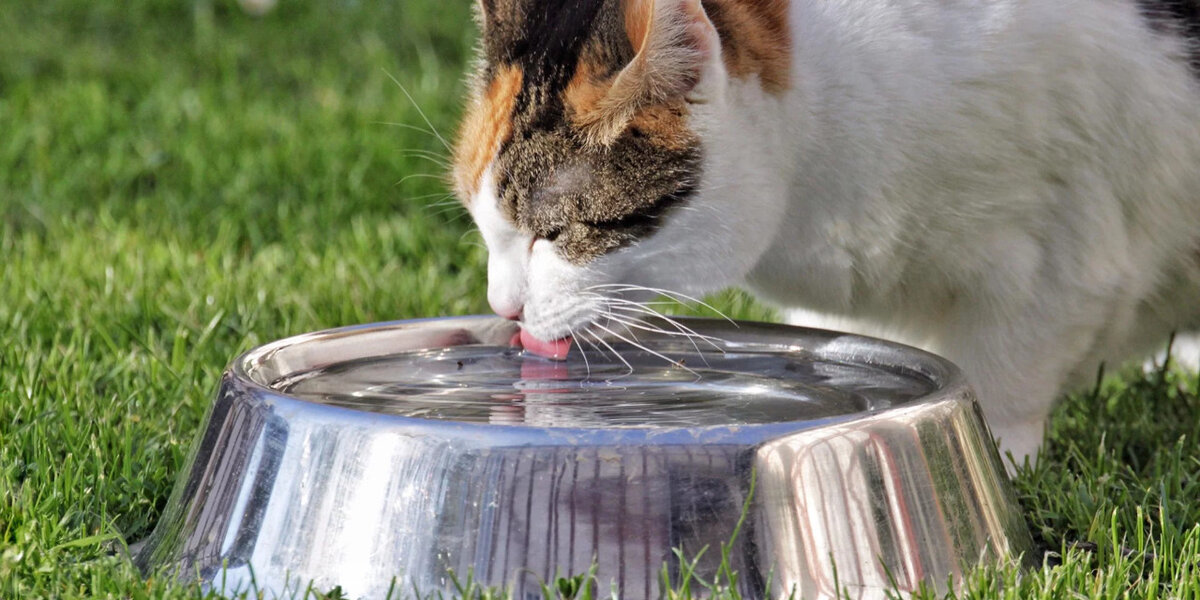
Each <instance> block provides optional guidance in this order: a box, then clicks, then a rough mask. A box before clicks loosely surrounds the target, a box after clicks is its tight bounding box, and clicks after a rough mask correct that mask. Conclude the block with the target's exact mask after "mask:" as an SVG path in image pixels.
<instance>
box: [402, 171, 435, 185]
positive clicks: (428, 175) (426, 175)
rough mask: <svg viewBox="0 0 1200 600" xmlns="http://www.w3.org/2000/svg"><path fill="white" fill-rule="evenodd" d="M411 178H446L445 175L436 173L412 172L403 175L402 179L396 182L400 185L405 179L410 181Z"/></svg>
mask: <svg viewBox="0 0 1200 600" xmlns="http://www.w3.org/2000/svg"><path fill="white" fill-rule="evenodd" d="M409 179H439V180H442V181H445V180H446V178H445V176H443V175H434V174H433V173H410V174H408V175H405V176H404V177H401V178H400V181H397V182H396V185H400V184H402V183H404V182H405V181H408V180H409Z"/></svg>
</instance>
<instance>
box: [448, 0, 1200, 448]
mask: <svg viewBox="0 0 1200 600" xmlns="http://www.w3.org/2000/svg"><path fill="white" fill-rule="evenodd" d="M791 26H792V38H793V44H794V56H793V59H794V64H793V73H792V78H793V89H792V90H791V91H790V92H788V93H787V94H786V95H784V96H783V97H777V96H772V95H769V94H766V93H765V92H763V91H762V89H761V88H760V86H759V85H758V83H757V82H756V81H753V80H750V81H745V80H734V79H730V78H729V77H728V76H727V75H726V73H725V71H724V69H723V68H722V67H721V65H720V63H719V59H718V57H714V58H713V60H712V61H711V62H710V64H708V65H706V74H705V76H704V78H703V79H702V81H701V84H700V87H699V88H698V89H697V91H696V92H695V93H696V94H697V95H698V96H700V97H699V100H700V103H698V104H695V105H693V106H692V112H691V117H690V118H691V124H692V126H693V127H694V128H695V129H696V130H697V131H698V132H699V133H700V135H701V138H702V140H703V148H704V165H703V167H704V171H703V181H702V182H701V187H700V191H699V192H698V193H697V195H696V196H695V197H694V198H692V199H690V200H689V201H688V203H687V204H686V206H685V207H683V208H682V209H681V210H678V211H675V212H674V213H672V215H671V216H670V218H669V219H668V221H667V223H666V224H665V225H664V226H663V227H662V228H661V229H660V230H659V231H658V232H657V233H656V234H655V235H653V236H651V237H649V238H648V239H646V240H644V241H643V242H641V243H639V244H637V245H635V246H633V247H630V248H626V249H623V250H621V251H618V252H615V253H612V254H610V255H608V256H605V257H602V258H600V259H598V260H596V261H594V262H593V263H592V264H590V265H588V266H587V267H586V268H584V267H575V266H572V265H570V264H568V263H566V262H565V261H563V260H561V259H559V258H557V256H556V255H555V254H554V251H553V248H552V247H551V246H550V244H549V243H548V242H538V243H535V244H533V246H532V251H531V252H530V253H527V254H526V255H522V254H521V251H520V248H519V246H520V244H526V245H528V243H529V242H528V239H526V238H520V236H517V237H515V238H512V239H515V240H517V241H511V240H510V239H508V238H506V237H505V235H506V234H504V233H503V228H504V227H506V226H507V225H504V224H497V219H496V218H494V217H492V216H488V215H490V213H488V212H487V211H488V210H489V209H487V208H486V206H487V203H488V202H491V203H492V205H493V208H492V209H490V210H491V211H493V212H495V210H494V202H495V199H494V197H488V193H490V192H483V193H481V196H480V197H478V198H476V199H474V201H473V204H472V206H473V207H474V206H479V207H480V208H473V209H472V210H473V211H474V212H475V213H476V219H477V220H480V227H481V229H482V230H483V232H484V238H485V240H486V241H487V243H488V246H489V248H490V249H491V251H492V252H493V261H492V263H489V280H490V284H489V285H490V288H489V299H491V298H493V296H495V298H496V299H497V300H493V301H494V302H500V303H501V304H503V305H504V306H508V305H510V304H511V303H515V302H518V301H522V300H523V305H524V309H525V323H526V327H527V328H528V329H530V330H531V332H533V333H535V335H537V336H538V337H543V338H546V339H549V338H553V337H561V336H562V335H565V334H566V333H568V330H569V329H571V330H573V329H576V328H579V327H582V326H585V325H586V324H587V322H588V320H589V319H592V318H595V314H596V313H595V311H596V310H597V307H598V304H597V302H596V301H595V299H594V298H593V297H592V296H590V295H587V288H588V286H590V285H592V284H596V283H608V282H630V283H637V284H642V285H650V286H655V287H662V288H670V289H675V290H678V291H683V292H686V293H692V294H695V293H703V292H709V291H714V290H718V289H720V288H723V287H727V286H730V285H741V286H745V287H748V288H749V289H751V290H753V291H755V292H756V293H757V294H759V296H760V297H762V298H764V299H766V300H768V301H772V302H774V303H777V304H779V305H781V306H783V307H786V308H788V309H790V310H789V312H788V315H789V317H790V319H789V320H791V321H793V322H798V323H801V324H805V325H817V326H821V325H832V326H834V327H836V328H839V329H843V330H850V331H855V332H859V333H866V334H873V335H879V336H882V337H888V338H891V339H895V340H899V341H903V342H907V343H911V344H914V345H918V346H921V347H924V348H927V349H930V350H933V351H935V352H939V353H941V354H943V355H945V356H947V357H948V358H950V359H951V360H953V361H955V362H956V363H958V364H959V365H960V366H961V367H962V368H963V369H964V370H965V372H966V373H967V375H968V377H969V379H970V381H971V382H972V383H973V385H974V386H975V388H976V390H977V392H978V394H979V397H980V400H981V402H982V405H983V408H984V411H985V414H986V416H987V418H988V420H989V423H990V425H991V427H992V429H993V432H994V433H996V434H997V435H998V436H999V437H1000V439H1001V445H1002V448H1004V449H1007V450H1010V451H1012V452H1013V453H1014V454H1015V456H1016V457H1017V458H1018V460H1020V459H1021V458H1022V457H1025V456H1032V455H1035V454H1036V451H1037V449H1038V447H1039V445H1040V442H1041V437H1042V427H1043V424H1044V421H1045V418H1046V416H1047V414H1048V412H1049V410H1050V407H1051V405H1052V402H1053V400H1054V398H1055V397H1056V395H1057V394H1058V393H1060V391H1061V390H1063V389H1064V387H1065V386H1069V385H1073V384H1076V383H1079V382H1083V381H1087V380H1088V379H1089V378H1090V377H1092V376H1094V374H1095V372H1096V368H1097V365H1098V364H1099V363H1100V362H1101V361H1108V362H1109V363H1110V364H1111V363H1113V362H1115V361H1120V360H1123V359H1125V358H1128V357H1130V356H1132V355H1136V354H1138V353H1147V352H1151V351H1153V350H1154V349H1155V347H1156V345H1160V344H1163V343H1165V341H1166V338H1167V335H1168V334H1169V333H1170V332H1171V331H1172V330H1176V329H1178V330H1186V329H1189V328H1193V329H1194V328H1196V327H1197V326H1200V261H1197V249H1198V248H1200V92H1198V91H1197V90H1198V87H1197V84H1196V80H1195V79H1194V78H1193V75H1192V74H1190V73H1189V72H1188V71H1187V69H1186V67H1185V65H1184V64H1183V63H1182V62H1181V61H1179V60H1177V59H1175V58H1173V56H1177V55H1178V54H1179V53H1180V52H1181V51H1182V49H1181V46H1179V45H1178V44H1176V43H1174V42H1172V41H1170V40H1167V39H1166V38H1161V37H1156V36H1155V35H1153V34H1152V33H1150V31H1149V29H1148V28H1147V27H1146V25H1145V23H1144V22H1143V20H1142V18H1141V17H1140V16H1139V15H1138V13H1137V10H1136V8H1135V6H1134V4H1133V2H1132V0H1123V1H1117V0H939V1H934V0H794V1H793V8H792V20H791ZM485 189H486V186H485ZM481 215H483V216H484V217H483V218H482V219H480V217H481ZM497 215H498V213H497ZM507 227H509V228H510V229H511V226H507ZM522 240H523V241H522ZM539 244H543V245H541V246H539ZM497 257H498V258H497ZM506 303H507V304H506ZM827 315H834V317H829V316H827Z"/></svg>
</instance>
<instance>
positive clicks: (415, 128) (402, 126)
mask: <svg viewBox="0 0 1200 600" xmlns="http://www.w3.org/2000/svg"><path fill="white" fill-rule="evenodd" d="M374 124H375V125H387V126H388V127H399V128H401V129H411V130H413V131H419V132H421V133H424V134H426V135H431V136H433V137H438V135H437V132H435V131H430V130H428V129H425V128H424V127H418V126H416V125H409V124H408V123H393V122H390V121H375V122H374Z"/></svg>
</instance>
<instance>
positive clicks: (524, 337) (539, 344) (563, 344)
mask: <svg viewBox="0 0 1200 600" xmlns="http://www.w3.org/2000/svg"><path fill="white" fill-rule="evenodd" d="M521 345H522V346H524V347H525V349H526V350H528V351H530V352H532V353H534V354H536V355H538V356H543V357H545V358H552V359H554V360H563V359H565V358H567V352H568V351H570V350H571V338H570V337H565V338H560V339H557V340H553V341H549V342H543V341H542V340H539V339H537V338H535V337H533V336H532V335H530V334H529V332H528V331H525V330H524V329H522V330H521Z"/></svg>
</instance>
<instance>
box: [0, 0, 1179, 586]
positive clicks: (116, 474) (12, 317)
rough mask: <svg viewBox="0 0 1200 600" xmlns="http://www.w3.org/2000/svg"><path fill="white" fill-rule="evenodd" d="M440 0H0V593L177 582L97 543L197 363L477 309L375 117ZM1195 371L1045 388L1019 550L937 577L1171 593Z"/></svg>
mask: <svg viewBox="0 0 1200 600" xmlns="http://www.w3.org/2000/svg"><path fill="white" fill-rule="evenodd" d="M468 5H469V2H468V1H467V0H458V1H457V2H452V3H448V2H432V1H427V2H420V1H416V0H412V1H407V2H401V1H393V2H362V1H358V0H325V1H317V0H284V1H283V2H282V3H281V6H279V8H278V9H277V10H276V11H275V12H273V13H271V14H270V15H268V16H267V17H265V18H262V19H256V18H251V17H248V16H246V15H244V14H243V13H242V12H241V11H240V10H239V9H238V8H237V7H236V5H234V4H233V3H231V2H226V1H216V0H213V1H207V0H197V1H196V2H181V1H179V0H130V1H128V2H119V3H118V2H95V1H94V0H44V1H40V2H39V1H35V0H11V1H9V2H7V3H6V4H5V7H4V10H0V342H2V343H0V598H92V597H100V598H196V597H202V596H203V595H204V594H203V592H202V591H200V590H198V589H196V588H195V587H191V586H186V585H180V584H177V583H174V582H172V581H171V580H169V579H168V578H164V577H151V578H149V579H146V578H143V577H142V576H141V575H140V574H139V573H137V572H136V571H135V570H134V568H133V567H132V566H131V564H130V562H129V560H128V559H127V557H126V548H127V544H129V543H132V542H134V541H136V540H139V539H141V538H142V537H144V536H145V535H146V534H147V533H149V531H150V530H151V527H152V526H153V524H154V522H155V520H156V518H157V517H158V515H159V513H160V511H161V510H162V508H163V504H164V503H165V501H166V497H167V495H168V493H169V491H170V488H171V486H172V484H173V482H174V478H175V476H176V475H177V474H178V472H179V469H180V468H181V463H182V461H183V460H184V458H185V452H186V450H187V446H188V444H189V443H190V441H191V439H192V438H193V436H194V434H195V432H196V429H197V427H198V426H199V423H200V419H201V417H202V415H203V412H204V410H205V408H206V407H207V405H208V403H209V401H210V398H211V395H212V393H213V392H214V390H215V386H216V383H217V379H218V376H219V374H220V372H221V370H222V368H223V367H224V365H225V364H226V363H227V362H228V361H229V360H230V359H231V358H232V357H233V356H235V355H237V354H238V353H240V352H242V351H244V350H246V349H248V348H250V347H252V346H254V345H256V344H260V343H263V342H266V341H269V340H272V339H276V338H279V337H283V336H287V335H291V334H295V333H299V332H303V331H310V330H315V329H321V328H326V327H333V326H338V325H345V324H352V323H361V322H367V321H375V320H385V319H396V318H406V317H416V316H425V315H437V314H464V313H475V312H484V311H486V305H485V302H484V298H485V295H484V290H485V258H486V257H485V255H484V253H483V251H482V249H481V248H480V246H479V244H478V239H477V237H476V236H475V235H474V234H472V233H471V231H470V228H469V224H468V223H467V222H466V219H464V218H462V214H461V212H460V211H457V210H455V209H453V207H443V206H438V205H437V204H436V203H437V202H439V201H440V200H442V199H443V197H442V194H444V191H445V190H444V188H443V186H442V185H441V183H440V181H439V179H438V178H437V176H436V175H437V174H438V173H439V172H440V166H439V165H438V164H437V162H438V161H439V160H440V159H439V158H437V157H438V156H440V155H442V154H444V148H442V146H441V142H439V141H438V140H437V139H436V137H434V136H433V135H430V134H428V133H424V132H420V131H416V130H414V129H411V128H409V127H406V126H395V125H389V124H388V123H401V124H405V125H409V126H417V127H424V121H423V119H422V117H421V116H420V115H419V114H417V112H416V110H415V109H414V107H413V104H412V103H410V102H409V101H408V100H407V98H406V97H405V94H404V93H403V92H402V91H401V90H400V89H399V88H398V87H397V85H396V84H395V83H393V81H392V77H395V79H397V80H398V81H400V82H403V84H404V85H405V87H406V88H408V90H409V91H411V92H412V95H413V96H414V98H415V99H416V102H417V103H418V104H419V105H420V106H421V107H422V108H424V109H425V111H426V112H427V113H428V117H429V120H430V121H432V123H433V124H434V125H435V126H436V127H437V128H438V129H439V130H441V131H450V130H452V129H453V123H454V119H455V115H456V113H457V111H458V108H459V101H458V99H459V98H460V97H461V95H462V86H461V77H460V73H461V72H462V70H463V68H464V64H465V63H466V62H467V60H468V55H469V52H468V50H469V48H470V46H471V44H472V39H473V36H474V32H473V28H472V27H470V26H467V25H466V23H468V16H467V15H468V11H467V6H468ZM715 302H716V303H717V304H718V305H719V306H720V307H721V308H723V309H727V310H728V311H729V312H731V313H732V314H734V315H735V316H739V317H750V318H762V317H767V316H770V312H769V311H767V310H766V309H764V308H762V307H760V306H757V305H755V304H754V303H753V302H751V301H749V300H747V299H746V298H745V297H744V296H741V295H737V294H725V295H721V296H719V297H718V298H717V299H716V300H715ZM1197 388H1200V383H1198V382H1197V378H1196V375H1195V374H1191V375H1185V374H1181V373H1178V372H1175V371H1174V370H1170V369H1164V370H1162V371H1158V372H1152V373H1149V374H1143V373H1141V372H1140V371H1134V370H1127V371H1123V372H1121V373H1119V374H1118V375H1117V376H1113V377H1107V378H1105V379H1104V380H1103V382H1102V384H1101V385H1099V386H1098V387H1097V389H1096V390H1094V391H1091V392H1087V393H1082V394H1079V395H1077V396H1073V397H1071V398H1069V399H1066V400H1065V401H1064V402H1063V404H1062V405H1061V406H1060V407H1059V408H1058V409H1057V411H1056V413H1055V417H1054V421H1053V424H1052V427H1051V431H1050V440H1049V446H1048V450H1047V455H1046V460H1044V461H1043V462H1042V463H1041V464H1040V465H1039V466H1038V467H1036V468H1033V469H1025V470H1023V471H1022V472H1021V473H1020V475H1019V477H1018V478H1017V487H1018V489H1019V493H1020V496H1021V501H1022V504H1023V506H1024V509H1025V512H1026V515H1027V517H1028V521H1029V523H1030V526H1031V528H1032V529H1033V531H1034V533H1035V536H1036V537H1037V538H1038V539H1039V541H1040V543H1041V544H1042V546H1043V548H1044V549H1045V550H1046V551H1047V552H1046V554H1045V555H1044V556H1038V557H1037V560H1038V562H1039V563H1040V564H1042V566H1041V568H1039V569H1037V570H1035V571H1033V572H1032V573H1030V574H1029V575H1027V576H1025V577H1023V578H1021V579H1020V580H1019V581H1018V580H1017V577H1016V572H1015V571H1012V570H1007V571H1006V570H994V571H982V572H980V573H977V574H976V575H975V576H974V578H973V579H972V580H971V581H970V582H969V584H968V587H967V589H966V590H964V595H965V596H969V597H972V598H989V599H991V598H1002V597H1003V598H1010V597H1011V598H1016V597H1029V596H1038V597H1046V598H1060V597H1062V598H1065V597H1089V598H1108V597H1139V598H1158V597H1163V598H1200V526H1198V523H1200V502H1198V501H1197V500H1196V499H1197V498H1200V460H1198V459H1197V457H1198V456H1200V397H1198V395H1197ZM564 586H565V587H564ZM576 587H578V583H577V584H576ZM553 588H554V589H561V590H564V591H569V590H571V589H573V588H571V583H570V582H569V581H568V582H566V583H563V582H556V583H555V585H554V586H553ZM548 589H550V588H548ZM695 589H699V588H693V591H694V590H695ZM476 591H478V590H476ZM551 591H552V592H553V590H551ZM705 593H706V594H707V593H709V592H708V591H705ZM335 595H336V594H335ZM468 595H470V594H468ZM717 595H722V594H721V593H720V592H718V594H717ZM724 595H725V596H728V594H724Z"/></svg>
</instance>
